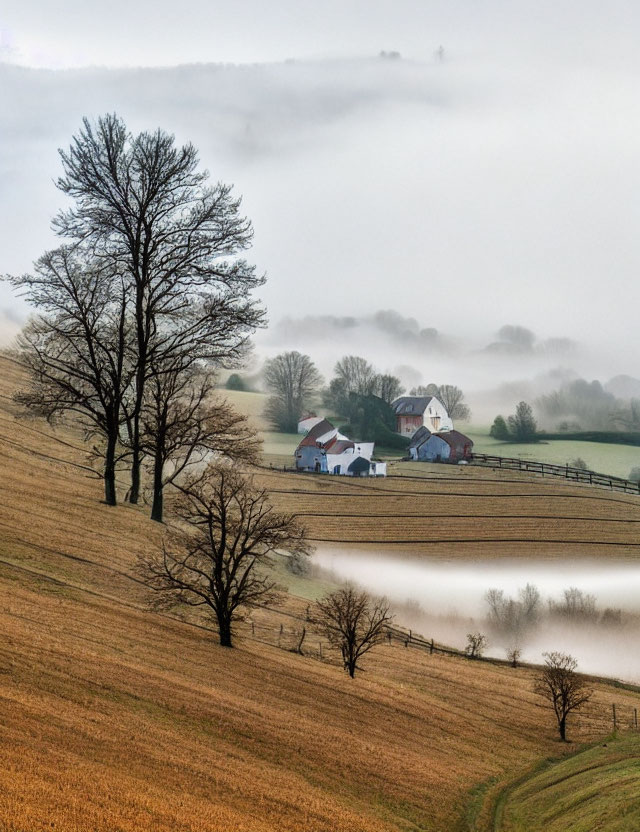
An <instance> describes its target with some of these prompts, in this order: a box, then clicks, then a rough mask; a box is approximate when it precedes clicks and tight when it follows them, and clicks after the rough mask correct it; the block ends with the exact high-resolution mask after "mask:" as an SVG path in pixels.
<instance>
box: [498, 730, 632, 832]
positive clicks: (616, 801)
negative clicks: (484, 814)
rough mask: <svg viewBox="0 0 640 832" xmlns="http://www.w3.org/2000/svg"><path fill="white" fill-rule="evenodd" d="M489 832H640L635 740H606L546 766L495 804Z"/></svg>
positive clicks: (630, 737) (627, 737)
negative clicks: (639, 831)
mask: <svg viewBox="0 0 640 832" xmlns="http://www.w3.org/2000/svg"><path fill="white" fill-rule="evenodd" d="M492 828H493V829H494V830H495V832H594V830H598V832H633V830H637V829H640V736H638V734H632V735H629V736H626V737H624V738H622V739H611V738H609V739H607V740H605V741H603V742H601V743H599V744H598V745H595V746H592V747H591V748H588V749H586V750H584V751H581V752H579V753H578V754H575V755H572V756H571V757H568V758H566V759H564V760H561V761H560V762H556V763H547V764H545V765H543V766H541V767H539V768H538V770H537V771H535V772H534V773H533V774H532V775H531V776H530V777H528V778H526V779H524V780H523V781H521V782H519V783H518V784H517V785H515V786H513V787H511V788H510V789H508V790H507V791H506V792H505V793H504V794H503V796H502V798H501V800H499V802H498V805H497V811H496V815H495V819H494V825H493V827H492Z"/></svg>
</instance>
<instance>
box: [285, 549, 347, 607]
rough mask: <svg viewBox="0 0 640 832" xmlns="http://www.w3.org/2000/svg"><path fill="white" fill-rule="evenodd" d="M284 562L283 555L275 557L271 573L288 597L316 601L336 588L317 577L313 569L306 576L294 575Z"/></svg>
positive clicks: (333, 584) (331, 583)
mask: <svg viewBox="0 0 640 832" xmlns="http://www.w3.org/2000/svg"><path fill="white" fill-rule="evenodd" d="M286 561H287V557H286V556H284V555H283V556H282V557H277V558H276V559H275V563H274V566H273V573H274V577H275V579H276V580H277V582H278V583H279V584H281V585H282V586H284V587H286V589H287V592H288V593H289V594H290V595H297V596H298V598H305V599H306V600H307V601H317V600H318V598H322V597H323V596H324V595H326V594H327V593H328V592H333V590H334V589H336V587H337V586H338V585H337V584H336V583H333V582H332V581H330V580H328V579H326V578H319V577H317V575H316V574H315V572H314V569H313V567H311V568H310V570H309V572H308V573H307V574H306V575H294V574H293V572H290V571H289V569H287V565H286Z"/></svg>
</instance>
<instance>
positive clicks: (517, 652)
mask: <svg viewBox="0 0 640 832" xmlns="http://www.w3.org/2000/svg"><path fill="white" fill-rule="evenodd" d="M506 652H507V661H508V662H509V664H510V665H511V667H517V666H518V662H519V661H520V657H521V656H522V650H521V649H520V648H519V647H517V646H516V645H512V646H511V647H507V651H506Z"/></svg>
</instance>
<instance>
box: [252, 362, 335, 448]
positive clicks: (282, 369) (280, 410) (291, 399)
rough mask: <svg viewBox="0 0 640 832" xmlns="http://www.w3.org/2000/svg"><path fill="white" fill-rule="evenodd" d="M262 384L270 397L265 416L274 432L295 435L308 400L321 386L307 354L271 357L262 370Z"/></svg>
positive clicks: (320, 377)
mask: <svg viewBox="0 0 640 832" xmlns="http://www.w3.org/2000/svg"><path fill="white" fill-rule="evenodd" d="M263 376H264V382H265V385H266V387H267V390H268V391H269V392H270V393H271V398H270V399H269V401H268V402H267V407H266V415H267V418H268V419H270V420H271V422H273V424H274V425H275V426H276V427H277V428H278V430H280V431H283V432H284V433H295V432H296V431H297V430H298V422H299V421H300V417H301V416H302V414H303V411H304V409H305V407H306V406H307V404H308V401H309V399H310V397H311V396H313V394H314V393H316V392H317V391H318V389H319V387H320V385H321V384H322V376H321V375H320V373H319V372H318V370H317V369H316V365H315V364H314V363H313V361H312V360H311V359H310V358H309V356H308V355H302V354H301V353H299V352H296V351H295V350H294V351H292V352H283V353H281V354H280V355H276V357H275V358H271V359H270V360H269V361H267V363H266V364H265V367H264V372H263Z"/></svg>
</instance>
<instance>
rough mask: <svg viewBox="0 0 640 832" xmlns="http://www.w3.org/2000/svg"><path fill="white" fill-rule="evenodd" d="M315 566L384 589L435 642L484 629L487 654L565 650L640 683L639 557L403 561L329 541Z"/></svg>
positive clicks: (596, 668) (459, 641) (529, 655)
mask: <svg viewBox="0 0 640 832" xmlns="http://www.w3.org/2000/svg"><path fill="white" fill-rule="evenodd" d="M314 565H315V567H316V568H317V569H318V570H319V571H320V572H322V573H331V575H332V576H333V577H334V578H335V579H338V580H343V581H350V582H353V583H356V584H358V585H360V586H362V587H364V588H366V589H368V590H369V591H371V592H372V593H374V594H378V595H385V596H386V597H387V598H388V599H389V601H390V602H391V605H392V607H393V611H394V613H395V615H396V623H397V624H399V625H401V626H405V627H410V628H412V629H413V630H415V631H416V632H419V633H420V634H422V635H423V636H425V637H426V638H434V639H435V640H436V642H440V643H442V644H446V645H449V646H452V647H457V648H459V649H464V648H465V646H466V641H467V639H466V635H467V633H469V632H475V631H481V632H483V633H485V634H487V636H488V639H489V646H488V648H487V650H486V655H491V656H496V657H498V658H505V657H506V651H507V650H508V649H511V648H514V647H517V648H519V649H520V650H521V651H522V653H521V660H522V661H528V662H541V661H542V653H544V652H545V651H551V650H559V651H561V652H565V653H571V655H573V656H575V658H576V659H577V660H578V667H579V669H580V670H582V671H584V672H586V673H594V674H598V675H603V676H612V677H615V678H619V679H624V680H625V681H630V682H638V683H640V651H638V650H637V649H636V645H637V643H638V639H639V638H640V566H638V565H634V564H625V563H613V564H606V565H604V564H599V563H595V562H594V561H587V560H583V561H580V560H563V561H562V562H559V563H549V562H544V563H543V562H527V563H523V562H521V561H486V562H464V561H455V562H454V561H442V560H437V561H436V560H432V559H429V558H420V559H415V560H403V559H401V558H396V557H392V556H381V555H377V554H373V553H363V552H353V551H347V550H343V551H338V550H327V549H322V548H320V549H318V551H317V552H316V554H315V556H314ZM527 585H529V586H528V588H527ZM525 588H527V589H528V592H527V590H526V589H525ZM491 590H497V592H493V594H492V598H493V608H492V606H491V604H490V603H489V601H488V600H487V593H489V592H490V591H491ZM536 591H537V592H536ZM532 599H533V603H532ZM527 605H528V608H527Z"/></svg>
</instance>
